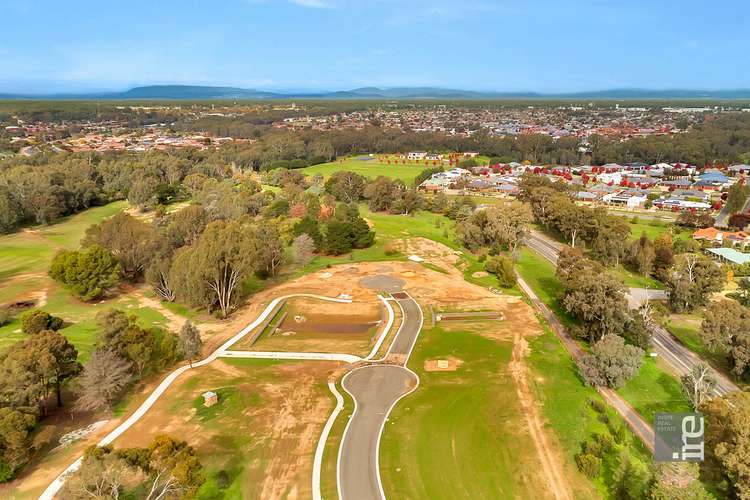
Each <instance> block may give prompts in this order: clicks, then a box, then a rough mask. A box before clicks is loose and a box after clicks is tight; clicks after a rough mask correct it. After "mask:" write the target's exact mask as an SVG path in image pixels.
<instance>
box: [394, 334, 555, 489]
mask: <svg viewBox="0 0 750 500" xmlns="http://www.w3.org/2000/svg"><path fill="white" fill-rule="evenodd" d="M469 325H472V326H469ZM448 328H450V329H448ZM487 328H488V325H487V324H485V323H482V322H476V323H463V325H461V324H457V325H451V326H450V327H445V328H444V327H435V328H431V329H425V330H423V331H422V333H421V334H420V337H419V339H418V341H417V345H416V348H415V349H414V352H413V354H412V357H411V359H410V361H409V367H410V368H412V369H413V370H414V371H415V372H416V373H417V374H418V375H419V377H420V385H419V389H418V390H417V391H416V392H414V393H413V394H411V395H409V396H407V397H406V398H405V399H403V400H402V401H401V402H400V403H399V404H398V405H397V406H396V407H395V408H394V410H393V412H392V413H391V416H390V418H389V421H388V422H389V423H388V425H387V426H386V429H385V432H384V434H383V437H382V443H381V448H380V449H381V456H380V468H381V476H382V479H383V487H384V489H385V493H386V496H391V497H394V498H395V497H399V498H410V499H418V498H429V499H439V498H446V499H449V498H450V499H453V498H539V497H540V496H542V495H543V494H544V492H545V484H544V478H543V477H542V476H541V474H539V473H538V471H539V468H538V462H537V457H536V452H535V448H534V445H533V444H532V441H531V438H530V437H529V435H528V433H527V431H526V430H525V426H524V424H523V422H524V419H525V417H524V415H523V413H522V409H521V407H520V403H519V401H518V398H517V395H516V391H515V387H514V382H513V379H512V377H511V375H510V373H509V371H508V362H509V360H510V357H511V351H512V342H511V341H510V340H504V341H499V340H493V339H489V338H487V337H484V336H482V335H480V334H479V333H478V332H479V331H482V330H486V329H487ZM509 337H510V336H509ZM448 356H452V357H455V358H458V359H460V360H461V361H463V364H461V365H460V366H459V367H458V369H457V370H456V371H453V372H427V371H425V370H424V362H425V361H426V360H428V359H436V358H439V359H445V358H447V357H448Z"/></svg>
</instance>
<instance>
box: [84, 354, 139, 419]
mask: <svg viewBox="0 0 750 500" xmlns="http://www.w3.org/2000/svg"><path fill="white" fill-rule="evenodd" d="M131 369H132V367H131V364H130V363H129V362H128V361H127V360H126V359H124V358H123V357H121V356H120V355H119V354H117V353H116V352H114V351H112V350H110V349H108V348H103V347H100V348H98V349H96V350H95V351H94V352H93V353H92V354H91V358H90V359H89V360H88V362H87V363H86V364H85V365H84V367H83V373H82V375H81V377H80V378H79V380H78V387H79V393H78V399H77V400H76V403H75V407H76V409H77V410H79V411H91V410H101V409H110V408H111V407H112V404H113V403H114V402H115V401H117V399H118V397H119V396H120V394H122V391H123V390H124V389H125V387H126V386H127V385H128V383H130V381H131V380H132V378H133V376H132V374H131Z"/></svg>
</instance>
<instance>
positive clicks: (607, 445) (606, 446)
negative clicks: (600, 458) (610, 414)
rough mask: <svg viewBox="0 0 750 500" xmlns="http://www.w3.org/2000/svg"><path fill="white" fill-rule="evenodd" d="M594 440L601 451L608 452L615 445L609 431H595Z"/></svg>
mask: <svg viewBox="0 0 750 500" xmlns="http://www.w3.org/2000/svg"><path fill="white" fill-rule="evenodd" d="M594 440H595V441H596V442H597V443H598V444H599V448H600V449H601V451H602V453H609V452H610V451H612V448H613V447H614V446H615V440H614V439H612V436H611V435H610V434H609V432H607V433H603V432H597V433H595V434H594Z"/></svg>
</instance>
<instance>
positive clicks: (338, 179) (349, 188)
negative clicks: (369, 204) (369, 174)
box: [325, 170, 367, 203]
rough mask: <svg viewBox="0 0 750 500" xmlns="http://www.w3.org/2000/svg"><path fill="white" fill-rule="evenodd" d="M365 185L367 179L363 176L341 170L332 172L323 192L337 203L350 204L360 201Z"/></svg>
mask: <svg viewBox="0 0 750 500" xmlns="http://www.w3.org/2000/svg"><path fill="white" fill-rule="evenodd" d="M366 185H367V179H366V178H365V177H364V176H362V175H359V174H356V173H354V172H349V171H346V170H341V171H338V172H334V173H333V174H332V175H331V176H330V177H329V178H328V180H327V181H326V183H325V190H326V192H328V193H330V194H332V195H333V196H334V197H335V198H336V199H337V200H339V201H343V202H344V203H352V202H357V201H359V200H361V199H362V195H363V193H364V191H365V186H366Z"/></svg>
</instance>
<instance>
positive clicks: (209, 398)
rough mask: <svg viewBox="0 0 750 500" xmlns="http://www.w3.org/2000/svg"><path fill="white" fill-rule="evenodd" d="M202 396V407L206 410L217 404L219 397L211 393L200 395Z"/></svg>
mask: <svg viewBox="0 0 750 500" xmlns="http://www.w3.org/2000/svg"><path fill="white" fill-rule="evenodd" d="M202 396H203V406H205V407H206V408H208V407H210V406H213V405H215V404H216V403H218V402H219V395H218V394H216V393H215V392H213V391H206V392H204V393H203V394H202Z"/></svg>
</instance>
